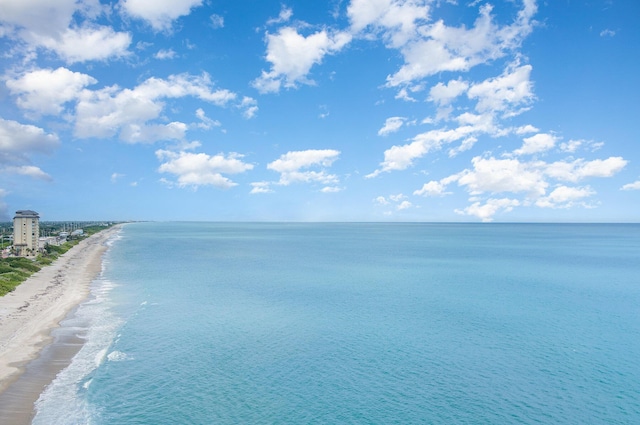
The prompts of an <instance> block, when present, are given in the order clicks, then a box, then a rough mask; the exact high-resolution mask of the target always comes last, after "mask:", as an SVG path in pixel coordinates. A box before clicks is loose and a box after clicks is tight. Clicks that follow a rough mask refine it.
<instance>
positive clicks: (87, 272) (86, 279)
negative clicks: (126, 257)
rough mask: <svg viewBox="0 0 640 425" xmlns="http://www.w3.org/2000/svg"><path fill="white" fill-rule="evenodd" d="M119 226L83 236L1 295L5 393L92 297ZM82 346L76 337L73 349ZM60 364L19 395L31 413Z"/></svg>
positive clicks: (0, 372) (0, 386) (0, 371)
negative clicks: (69, 317)
mask: <svg viewBox="0 0 640 425" xmlns="http://www.w3.org/2000/svg"><path fill="white" fill-rule="evenodd" d="M118 229H119V226H114V227H112V228H110V229H107V230H104V231H102V232H100V233H97V234H95V235H93V236H91V237H89V238H87V239H85V240H83V241H81V242H80V243H79V244H78V245H76V246H74V247H73V248H72V249H70V250H69V251H68V252H66V253H65V254H63V255H62V256H60V258H58V259H57V260H56V261H55V262H54V263H53V264H51V265H50V266H47V267H44V268H42V269H41V270H40V271H39V272H37V273H35V274H34V275H32V276H31V277H29V278H28V279H27V280H26V281H25V282H23V283H22V284H21V285H19V286H18V287H17V288H16V289H15V291H13V292H11V293H9V294H7V295H5V296H4V297H0V394H2V393H3V392H5V391H7V389H8V388H10V386H11V385H12V384H13V383H14V382H16V381H17V380H18V378H19V377H20V376H21V375H22V374H23V373H24V371H25V368H26V366H27V365H28V364H29V362H30V361H32V360H34V359H36V358H37V357H38V355H39V353H40V352H41V351H42V350H43V348H44V347H46V346H47V344H49V343H50V342H51V341H52V337H51V331H52V330H53V329H54V328H56V327H57V326H58V324H59V323H60V321H61V320H63V319H64V318H65V316H66V315H67V314H68V313H69V312H70V311H71V310H72V309H73V308H74V307H76V306H77V305H78V304H79V303H80V302H82V301H83V300H84V299H85V298H86V297H87V296H88V294H89V287H90V284H91V282H92V281H93V279H94V278H95V277H96V276H97V275H98V274H99V273H100V271H101V268H102V254H103V253H104V252H105V251H106V249H107V245H106V241H107V240H108V239H109V238H110V237H111V236H113V234H114V233H115V232H117V231H118ZM80 345H81V341H76V342H75V344H70V347H69V350H70V351H72V352H73V351H77V349H79V346H80ZM58 357H60V356H58ZM62 357H63V358H64V357H65V356H64V355H63V356H62ZM69 360H70V359H69ZM57 363H58V364H57V365H56V367H54V368H52V369H51V370H52V372H54V373H53V376H51V377H45V380H46V382H40V383H39V384H38V385H36V386H35V387H34V386H33V385H31V387H32V389H31V390H29V391H27V392H29V393H30V394H25V398H26V399H25V400H16V402H17V403H18V404H22V405H24V404H25V402H26V403H29V404H30V406H31V408H30V409H29V412H27V413H29V414H31V410H33V409H32V404H33V402H34V401H35V400H36V399H37V397H38V394H39V393H40V391H42V389H43V385H46V384H48V382H50V380H51V379H52V378H53V377H55V373H57V371H58V370H60V369H61V368H63V367H64V366H65V365H64V364H59V363H60V362H59V361H57ZM40 381H42V379H40ZM38 387H39V388H38ZM34 391H35V392H36V393H35V394H33V392H34ZM7 392H8V391H7ZM23 392H24V390H23ZM14 397H15V395H14ZM12 404H13V403H12ZM22 409H23V408H22Z"/></svg>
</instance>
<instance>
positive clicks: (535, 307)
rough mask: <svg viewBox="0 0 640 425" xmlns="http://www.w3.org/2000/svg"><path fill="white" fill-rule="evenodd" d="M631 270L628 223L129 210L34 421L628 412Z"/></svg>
mask: <svg viewBox="0 0 640 425" xmlns="http://www.w3.org/2000/svg"><path fill="white" fill-rule="evenodd" d="M638 276H640V226H639V225H577V224H572V225H558V224H490V225H486V224H482V225H475V224H409V223H407V224H276V223H262V224H258V223H254V224H251V223H249V224H247V223H237V224H235V223H226V224H225V223H137V224H130V225H127V226H126V227H125V228H124V230H123V231H122V233H121V238H120V239H119V240H118V241H117V242H115V243H114V245H113V246H112V247H111V249H110V250H109V252H108V253H107V255H106V257H105V265H104V270H103V273H102V275H101V278H100V279H99V280H97V281H96V282H95V283H94V287H93V290H92V294H93V296H92V298H91V299H90V301H89V302H87V303H85V304H83V305H81V306H80V307H79V308H78V310H77V318H78V320H83V321H85V322H86V323H89V324H90V325H89V328H88V329H87V330H86V333H85V334H84V338H85V344H84V346H83V347H82V349H81V350H80V351H79V353H78V354H77V355H76V357H75V358H74V360H73V362H72V363H71V365H70V366H69V367H68V368H66V369H65V370H64V371H63V372H61V373H60V374H59V375H58V377H57V379H56V380H55V381H54V382H53V384H52V385H51V386H50V387H49V388H48V389H47V390H46V391H45V392H44V393H43V394H42V395H41V397H40V399H39V400H38V402H37V404H36V406H37V415H36V417H35V419H34V423H36V424H50V423H62V424H64V423H67V424H75V423H92V424H112V423H127V424H148V423H154V424H164V423H167V424H168V423H194V424H196V423H197V424H200V423H202V424H205V423H206V424H208V423H217V424H233V423H290V424H300V423H442V424H445V423H565V424H567V423H569V424H583V423H608V424H616V423H618V424H628V423H636V422H640V368H639V367H638V366H637V359H638V358H640V310H639V309H638V306H639V305H640V279H639V278H638ZM67 326H73V324H72V323H67Z"/></svg>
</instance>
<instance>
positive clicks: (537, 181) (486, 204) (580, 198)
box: [414, 157, 640, 221]
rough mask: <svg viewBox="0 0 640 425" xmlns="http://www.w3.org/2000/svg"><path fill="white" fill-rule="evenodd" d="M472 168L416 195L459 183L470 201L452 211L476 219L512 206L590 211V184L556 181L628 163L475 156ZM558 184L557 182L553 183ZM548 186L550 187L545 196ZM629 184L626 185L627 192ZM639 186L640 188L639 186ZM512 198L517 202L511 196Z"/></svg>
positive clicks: (616, 169)
mask: <svg viewBox="0 0 640 425" xmlns="http://www.w3.org/2000/svg"><path fill="white" fill-rule="evenodd" d="M471 162H472V165H473V168H472V169H465V170H463V171H461V172H459V173H456V174H453V175H451V176H449V177H446V178H444V179H442V180H440V181H430V182H428V183H426V184H425V185H424V186H423V187H422V188H421V189H419V190H416V191H415V192H414V195H421V196H441V195H442V194H445V190H446V187H447V186H448V185H449V184H451V183H453V182H457V184H458V186H461V187H464V188H465V189H466V190H467V191H468V193H469V194H470V195H471V197H472V198H471V199H470V201H471V202H473V203H472V204H471V205H470V206H469V207H467V208H465V209H462V210H456V212H458V213H460V214H466V215H472V216H476V217H479V218H480V219H482V220H484V221H490V220H491V219H492V216H493V215H494V214H496V213H497V212H499V211H504V212H508V211H511V209H513V208H514V207H516V206H521V205H524V206H532V205H533V206H537V207H540V208H571V207H574V206H581V207H585V208H590V207H592V204H588V203H586V202H584V199H585V198H588V197H591V196H593V195H594V194H595V191H594V190H593V189H591V188H590V187H589V186H584V187H570V186H567V185H565V184H563V183H559V182H577V181H580V180H584V179H586V178H591V177H612V176H613V175H614V174H616V173H617V172H619V171H620V170H621V169H622V168H624V166H625V165H626V164H627V161H626V160H624V159H622V158H620V157H611V158H608V159H605V160H601V159H596V160H592V161H587V160H585V159H577V160H575V161H572V162H565V161H558V162H553V163H546V162H544V161H529V162H523V161H521V160H519V159H517V158H507V159H496V158H493V157H485V158H483V157H475V158H473V160H472V161H471ZM554 180H555V181H556V182H555V183H554V182H553V181H554ZM552 183H554V184H555V187H554V189H553V190H552V191H551V192H550V193H548V194H547V190H548V188H549V187H550V186H552ZM638 186H640V183H639V184H638ZM631 188H633V185H630V186H629V189H631ZM639 188H640V187H639ZM495 194H510V195H511V196H510V197H509V198H501V199H496V198H492V197H491V198H489V199H485V200H483V198H484V197H485V196H493V195H495ZM514 196H516V197H517V198H519V199H516V198H514Z"/></svg>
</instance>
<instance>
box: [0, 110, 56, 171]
mask: <svg viewBox="0 0 640 425" xmlns="http://www.w3.org/2000/svg"><path fill="white" fill-rule="evenodd" d="M59 143H60V141H59V139H58V136H56V135H55V134H47V133H46V132H45V131H44V130H43V129H41V128H39V127H36V126H33V125H28V124H20V123H19V122H16V121H11V120H5V119H2V118H0V172H3V173H7V174H18V175H22V176H28V177H32V178H36V179H40V180H47V181H48V180H51V176H49V175H48V174H47V173H45V172H44V171H42V170H41V169H40V168H38V167H36V166H34V165H31V163H30V162H31V160H30V157H31V156H32V155H34V154H48V153H51V152H52V151H53V150H54V149H55V148H56V147H58V145H59Z"/></svg>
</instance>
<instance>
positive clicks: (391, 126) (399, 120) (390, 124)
mask: <svg viewBox="0 0 640 425" xmlns="http://www.w3.org/2000/svg"><path fill="white" fill-rule="evenodd" d="M405 121H406V118H404V117H390V118H387V120H386V121H385V123H384V127H382V128H381V129H380V130H378V135H379V136H387V135H389V134H391V133H394V132H396V131H398V130H400V127H402V125H403V124H404V122H405Z"/></svg>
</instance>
